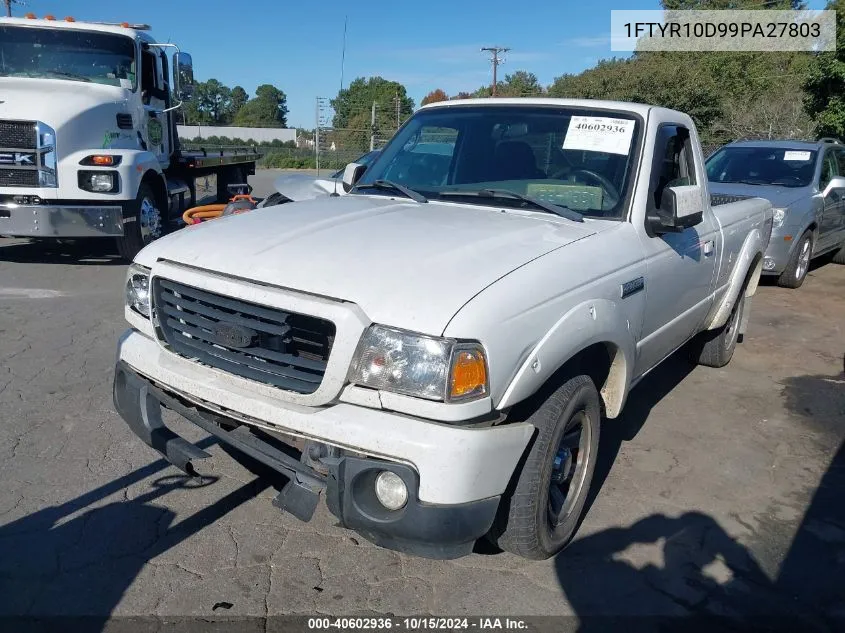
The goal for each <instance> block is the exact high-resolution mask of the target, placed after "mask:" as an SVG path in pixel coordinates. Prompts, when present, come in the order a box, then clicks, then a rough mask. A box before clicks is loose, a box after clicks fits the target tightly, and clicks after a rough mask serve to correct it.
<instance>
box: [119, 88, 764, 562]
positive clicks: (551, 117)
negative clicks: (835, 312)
mask: <svg viewBox="0 0 845 633" xmlns="http://www.w3.org/2000/svg"><path fill="white" fill-rule="evenodd" d="M423 144H428V145H430V146H432V147H434V146H436V147H438V151H437V152H432V153H427V152H421V151H419V149H418V148H419V146H420V145H423ZM443 144H449V145H450V146H451V151H450V152H444V151H442V149H441V148H442V146H443ZM344 186H345V187H346V188H347V189H348V193H349V195H344V196H338V197H333V198H329V197H326V198H319V199H314V200H308V201H302V202H292V203H288V204H287V206H286V211H285V213H284V214H282V215H280V214H278V213H274V211H273V210H272V209H267V210H257V211H254V212H252V213H248V214H244V215H241V216H238V217H231V218H224V219H221V220H218V221H215V222H209V223H207V224H205V225H200V226H198V227H196V228H194V227H191V228H187V229H184V230H182V231H179V232H177V233H174V234H172V235H169V236H166V237H165V238H163V239H160V240H158V241H156V242H154V243H153V244H151V245H149V246H147V247H146V248H144V250H142V251H141V252H140V253H139V254H138V256H137V257H136V258H135V261H134V263H133V264H132V266H131V267H130V268H129V271H128V276H127V280H126V310H125V313H126V319H127V320H128V322H129V325H130V328H129V329H128V330H127V331H126V332H125V333H124V334H123V335H122V336H121V338H120V341H119V345H118V354H117V367H116V371H115V375H114V402H115V406H116V408H117V410H118V411H119V412H120V414H121V416H122V417H123V418H124V420H125V421H126V422H127V424H128V425H129V426H130V427H131V429H132V430H133V431H134V432H135V433H136V434H137V435H138V436H139V437H140V438H141V439H142V440H143V441H144V442H145V443H147V444H148V445H150V446H152V447H153V448H155V449H157V450H158V451H159V452H161V453H162V454H163V455H164V456H165V457H166V458H167V459H168V460H169V461H170V462H171V463H172V464H174V465H176V466H178V467H179V468H181V469H182V470H183V471H185V472H187V473H193V472H194V467H195V466H194V464H195V462H196V461H197V460H199V459H201V458H204V457H207V456H208V454H207V453H206V452H204V451H202V450H200V449H199V448H197V447H196V446H194V445H193V444H190V443H188V442H187V441H185V440H184V439H183V438H181V437H179V436H177V435H176V434H175V433H174V432H173V431H172V430H171V429H169V428H167V427H166V426H165V424H164V422H163V420H162V415H161V409H162V407H165V408H168V409H171V410H172V411H175V412H176V413H179V414H181V415H182V416H183V417H185V418H186V419H187V420H190V421H191V422H192V423H194V424H196V425H197V426H199V427H200V428H202V429H203V430H205V431H207V432H208V433H210V434H211V435H213V436H215V437H216V438H217V439H218V440H219V442H220V444H221V446H222V447H223V448H224V449H225V450H226V452H227V453H229V454H230V455H233V456H234V457H235V458H236V459H237V460H239V461H240V462H241V463H242V464H244V465H246V466H247V467H249V468H250V469H251V470H252V471H253V472H255V473H269V475H284V476H285V478H284V479H282V478H281V477H280V478H279V480H278V481H279V482H280V483H279V484H278V486H277V487H278V490H279V493H278V496H277V497H276V498H275V501H274V503H275V505H277V506H278V507H279V508H281V509H283V510H286V511H288V512H290V513H291V514H293V515H295V516H296V517H298V518H300V519H303V520H307V519H309V518H310V517H311V516H312V513H313V512H314V510H315V507H316V505H317V503H318V500H319V498H320V496H324V497H325V501H326V503H327V505H328V508H329V510H330V511H331V512H332V513H333V514H334V515H336V516H337V518H338V519H339V522H340V524H341V525H343V526H345V527H347V528H350V529H352V530H355V531H357V532H358V533H360V534H361V535H362V536H364V537H365V538H367V539H369V540H371V541H372V542H374V543H376V544H378V545H381V546H384V547H387V548H392V549H396V550H400V551H404V552H409V553H413V554H416V555H420V556H426V557H436V558H452V557H458V556H462V555H465V554H468V553H469V552H471V551H472V549H473V546H474V544H475V543H476V541H478V540H479V539H482V538H486V539H488V540H490V541H492V542H493V543H494V544H496V545H497V546H498V547H499V548H501V549H503V550H506V551H509V552H513V553H514V554H518V555H520V556H523V557H526V558H529V559H545V558H548V557H550V556H553V555H554V554H555V553H556V552H558V551H559V550H561V549H562V548H563V547H564V546H565V545H566V543H567V542H568V541H569V540H570V538H571V537H572V536H573V533H574V531H575V529H576V525H577V524H578V520H579V517H580V515H581V513H582V511H583V508H584V503H585V500H586V498H587V492H588V489H589V486H590V481H591V478H592V475H593V469H594V467H595V463H596V456H597V450H598V445H599V433H600V429H601V424H602V422H603V420H605V419H606V420H607V422H605V423H607V424H614V423H620V422H615V421H614V418H617V417H619V415H620V413H621V411H622V408H623V406H624V404H625V399H626V397H627V395H628V393H629V392H630V390H631V389H632V388H633V387H634V386H635V385H636V384H637V382H639V381H640V380H641V379H642V378H643V376H645V375H646V374H647V373H648V372H649V371H651V370H652V369H653V368H654V367H655V366H657V365H658V364H659V363H660V362H661V361H662V360H664V359H665V358H666V357H667V356H669V355H671V354H672V353H673V352H675V351H676V350H678V349H679V348H681V347H682V346H685V345H686V346H688V350H689V353H690V354H691V355H692V358H693V359H694V360H695V361H696V362H698V363H701V364H703V365H708V366H711V367H721V366H724V365H725V364H727V363H728V362H729V361H730V359H731V356H732V355H733V354H734V349H735V347H736V345H737V343H738V342H739V340H740V335H741V334H742V333H743V331H744V330H745V328H746V323H747V320H748V314H749V302H750V300H751V297H752V295H754V293H755V291H756V289H757V283H758V280H759V277H760V272H761V262H762V258H763V253H764V252H765V250H766V247H767V245H768V241H769V236H770V234H771V230H772V211H771V205H770V203H769V202H768V201H766V200H763V199H757V198H749V199H746V200H742V201H739V202H733V203H730V204H723V205H720V206H717V207H712V206H711V204H710V197H709V193H708V185H707V175H706V173H705V169H704V158H703V156H702V151H701V146H700V144H699V139H698V134H697V132H696V129H695V126H694V125H693V122H692V120H691V119H690V117H689V116H687V115H686V114H683V113H681V112H675V111H672V110H667V109H664V108H658V107H652V106H649V105H639V104H632V103H619V102H610V101H589V100H569V99H481V100H462V101H450V102H444V103H437V104H430V105H428V106H425V107H423V108H421V109H420V110H418V111H417V112H416V113H415V114H414V115H413V116H412V117H411V118H410V119H409V120H408V121H407V122H406V123H405V124H404V125H403V126H402V128H400V129H399V130H398V131H397V133H396V135H395V136H394V137H393V138H392V139H391V140H390V142H389V143H388V144H387V146H386V147H385V148H384V149H383V150H382V152H381V153H380V154H379V156H378V157H377V158H376V159H375V160H374V161H373V162H372V163H371V164H370V165H369V166H368V167H367V169H366V171H364V172H363V175H362V168H361V166H359V165H356V164H354V163H353V164H351V165H348V166H347V168H346V169H345V171H344ZM269 475H267V476H269Z"/></svg>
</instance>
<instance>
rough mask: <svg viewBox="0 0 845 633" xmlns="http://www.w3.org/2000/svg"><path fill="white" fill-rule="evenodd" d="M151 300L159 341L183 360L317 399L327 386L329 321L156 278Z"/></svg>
mask: <svg viewBox="0 0 845 633" xmlns="http://www.w3.org/2000/svg"><path fill="white" fill-rule="evenodd" d="M153 299H154V302H155V303H154V306H155V312H156V315H157V317H158V328H159V332H160V336H162V338H163V339H164V341H165V342H166V343H167V345H168V346H169V347H170V349H171V350H172V351H174V352H175V353H177V354H179V355H180V356H184V357H186V358H191V359H195V360H197V361H199V362H201V363H203V364H205V365H209V366H211V367H216V368H218V369H222V370H224V371H227V372H230V373H232V374H236V375H238V376H242V377H244V378H249V379H250V380H255V381H257V382H262V383H265V384H268V385H273V386H274V387H279V388H281V389H287V390H289V391H296V392H298V393H305V394H308V393H313V392H315V391H316V390H317V389H318V388H319V386H320V383H322V381H323V376H324V374H325V372H326V364H327V362H328V359H329V354H330V353H331V348H332V343H333V342H334V337H335V326H334V323H332V322H331V321H327V320H325V319H321V318H318V317H313V316H307V315H304V314H297V313H294V312H286V311H284V310H279V309H277V308H268V307H265V306H259V305H255V304H253V303H248V302H246V301H242V300H240V299H235V298H232V297H224V296H221V295H218V294H214V293H210V292H206V291H205V290H199V289H197V288H193V287H191V286H186V285H184V284H181V283H177V282H174V281H171V280H169V279H162V278H158V277H156V278H155V279H154V281H153Z"/></svg>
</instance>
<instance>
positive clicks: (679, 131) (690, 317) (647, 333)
mask: <svg viewBox="0 0 845 633" xmlns="http://www.w3.org/2000/svg"><path fill="white" fill-rule="evenodd" d="M705 178H706V176H705V172H704V168H703V166H702V165H701V164H699V163H698V158H697V157H696V156H695V153H694V151H693V149H692V142H691V138H690V131H689V130H688V129H687V128H686V127H684V126H683V125H677V124H664V125H662V126H660V128H658V132H657V139H656V141H655V145H654V164H653V165H652V177H651V193H650V195H649V200H648V204H649V205H650V208H651V207H652V205H653V206H654V207H656V206H657V205H658V204H659V203H660V197H661V193H662V190H663V188H665V187H673V186H682V185H695V184H701V183H703V182H705ZM704 191H706V188H705V189H704ZM701 203H702V206H703V207H704V205H705V201H704V199H703V198H702V202H701ZM702 210H703V212H704V215H703V217H702V221H701V222H700V223H699V224H698V225H696V226H693V227H690V228H687V229H684V230H683V231H682V232H680V233H666V234H664V235H649V234H648V232H647V230H646V229H645V227H643V229H642V230H641V239H642V242H643V247H644V251H645V253H646V260H647V264H646V278H645V291H646V302H645V311H644V314H643V328H642V335H641V338H640V341H639V342H638V344H637V362H636V367H635V370H634V371H635V376H637V377H639V376H641V375H642V374H644V373H645V372H647V371H648V370H650V369H651V368H652V367H654V366H655V365H657V363H659V362H660V361H661V360H663V359H664V358H665V357H666V356H668V355H669V354H671V353H672V352H673V351H675V350H676V349H677V348H678V347H680V346H681V345H683V343H684V342H685V341H686V340H687V339H689V338H690V336H691V335H692V334H693V333H694V332H696V331H697V330H698V328H699V327H700V326H701V324H702V323H703V322H704V319H705V318H706V316H707V314H708V312H709V311H710V307H711V304H712V303H713V288H714V284H715V278H714V277H715V274H716V262H718V261H719V258H720V257H721V250H720V249H721V243H720V240H719V233H718V232H719V228H718V225H717V224H716V219H715V216H714V215H713V213H712V212H711V211H710V209H709V207H704V208H703V209H702Z"/></svg>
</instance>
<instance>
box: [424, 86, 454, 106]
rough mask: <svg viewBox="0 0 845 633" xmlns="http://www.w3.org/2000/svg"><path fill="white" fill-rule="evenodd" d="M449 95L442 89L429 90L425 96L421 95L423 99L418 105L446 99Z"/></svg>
mask: <svg viewBox="0 0 845 633" xmlns="http://www.w3.org/2000/svg"><path fill="white" fill-rule="evenodd" d="M448 100H449V95H447V94H446V93H445V92H444V91H443V90H441V89H440V88H437V89H435V90H432V91H431V92H429V93H428V94H427V95H426V96H424V97H423V100H422V101H421V102H420V105H426V104H429V103H437V102H438V101H448Z"/></svg>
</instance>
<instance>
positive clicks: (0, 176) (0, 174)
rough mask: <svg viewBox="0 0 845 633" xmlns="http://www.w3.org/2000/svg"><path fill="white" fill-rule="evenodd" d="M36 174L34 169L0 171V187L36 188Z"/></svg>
mask: <svg viewBox="0 0 845 633" xmlns="http://www.w3.org/2000/svg"><path fill="white" fill-rule="evenodd" d="M37 186H38V172H37V171H36V170H34V169H0V187H37Z"/></svg>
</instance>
